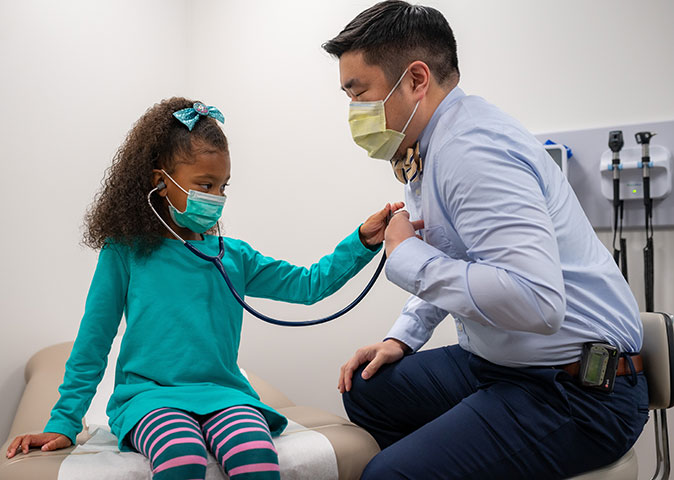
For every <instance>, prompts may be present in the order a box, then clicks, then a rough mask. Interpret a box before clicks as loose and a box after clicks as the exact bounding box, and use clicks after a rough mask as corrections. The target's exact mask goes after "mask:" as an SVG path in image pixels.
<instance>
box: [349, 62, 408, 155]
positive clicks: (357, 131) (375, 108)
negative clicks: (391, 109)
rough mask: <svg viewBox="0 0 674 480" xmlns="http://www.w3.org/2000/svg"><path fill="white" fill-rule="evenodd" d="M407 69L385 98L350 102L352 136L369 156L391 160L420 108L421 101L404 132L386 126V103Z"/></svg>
mask: <svg viewBox="0 0 674 480" xmlns="http://www.w3.org/2000/svg"><path fill="white" fill-rule="evenodd" d="M406 73H407V69H405V71H404V72H403V74H402V75H401V76H400V78H399V79H398V81H397V82H396V84H395V85H394V86H393V88H392V89H391V91H390V92H389V94H388V95H386V98H385V99H384V100H377V101H376V102H351V103H350V104H349V127H350V128H351V136H352V137H353V141H354V142H356V145H358V146H359V147H362V148H364V149H365V150H366V151H367V154H368V156H370V157H371V158H377V159H380V160H391V158H393V155H395V153H396V151H397V150H398V148H399V147H400V144H401V143H402V141H403V139H404V138H405V130H407V127H408V126H409V124H410V122H411V121H412V118H413V117H414V114H415V113H416V112H417V108H419V102H417V104H416V105H415V106H414V110H413V111H412V115H410V118H409V119H408V120H407V123H406V124H405V126H404V127H403V130H402V132H398V131H396V130H391V129H387V128H386V110H385V109H384V104H385V103H386V101H387V100H388V99H389V98H390V97H391V94H392V93H393V92H394V91H395V89H396V88H398V85H400V82H402V80H403V78H404V77H405V74H406Z"/></svg>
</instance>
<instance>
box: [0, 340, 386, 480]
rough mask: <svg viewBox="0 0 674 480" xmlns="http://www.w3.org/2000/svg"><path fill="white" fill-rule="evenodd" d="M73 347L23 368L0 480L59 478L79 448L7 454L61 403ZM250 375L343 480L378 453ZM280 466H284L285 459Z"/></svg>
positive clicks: (369, 442)
mask: <svg viewBox="0 0 674 480" xmlns="http://www.w3.org/2000/svg"><path fill="white" fill-rule="evenodd" d="M71 348H72V342H66V343H61V344H58V345H53V346H51V347H47V348H45V349H43V350H40V351H39V352H37V353H36V354H35V355H33V357H32V358H31V359H30V360H29V361H28V364H27V365H26V370H25V377H26V388H25V390H24V393H23V396H22V398H21V402H20V403H19V408H18V410H17V412H16V416H15V417H14V422H13V424H12V428H11V430H10V433H9V438H8V439H7V441H6V442H5V443H4V445H3V449H2V452H3V455H2V456H1V457H0V479H2V480H34V479H41V480H56V479H57V477H58V474H59V469H60V468H61V464H62V463H63V461H64V460H65V459H66V458H67V457H68V456H69V455H70V453H71V452H72V451H73V449H74V448H75V447H74V446H71V447H69V448H65V449H62V450H57V451H52V452H42V451H40V450H37V449H34V450H31V451H30V452H29V453H28V455H23V454H17V455H16V456H15V457H14V458H12V459H7V458H6V456H5V455H4V452H6V451H7V448H8V446H9V442H10V441H11V440H12V439H13V438H14V437H16V436H17V435H20V434H22V433H38V432H41V431H42V429H43V428H44V425H45V424H46V422H47V420H48V419H49V414H50V412H51V408H52V407H53V405H54V404H55V403H56V401H57V400H58V395H59V394H58V387H59V385H60V384H61V382H62V381H63V374H64V369H65V362H66V360H67V358H68V356H69V355H70V350H71ZM247 375H248V377H249V380H250V382H251V384H252V385H253V388H255V390H256V391H257V392H258V394H259V395H260V398H261V399H262V401H263V402H265V403H266V404H267V405H269V406H271V407H273V408H275V409H276V410H278V411H279V412H280V413H282V414H283V415H285V416H286V417H288V419H289V420H290V421H291V422H296V423H297V424H300V425H301V426H302V427H304V428H305V429H308V430H311V431H314V432H317V433H320V434H322V435H323V436H324V437H326V438H327V439H328V441H329V442H330V445H331V446H332V449H333V450H334V454H335V458H336V463H337V470H338V472H339V477H338V478H339V480H350V479H358V478H360V474H361V472H362V471H363V469H364V468H365V465H367V463H368V462H369V461H370V459H371V458H372V457H373V456H374V455H375V454H376V453H377V452H378V451H379V448H378V446H377V444H376V442H375V441H374V439H373V438H372V437H371V436H370V435H369V434H368V433H367V432H366V431H365V430H363V429H361V428H360V427H357V426H356V425H354V424H352V423H351V422H349V421H347V420H345V419H343V418H341V417H339V416H337V415H333V414H330V413H327V412H324V411H322V410H319V409H316V408H313V407H303V406H297V405H295V404H293V402H292V401H290V399H288V397H286V396H285V395H284V394H283V393H281V392H280V391H278V390H277V389H276V388H274V387H273V386H271V385H270V384H269V383H267V382H265V381H264V380H262V379H260V378H259V377H257V376H255V375H253V374H251V373H250V372H247ZM89 438H90V436H89V435H88V433H87V430H86V429H84V430H83V432H82V433H80V434H79V435H78V437H77V444H78V445H81V444H83V443H85V442H86V441H87V440H89ZM281 463H282V465H283V459H282V458H281ZM225 478H226V477H225ZM312 480H318V479H312ZM325 480H329V479H327V478H326V479H325Z"/></svg>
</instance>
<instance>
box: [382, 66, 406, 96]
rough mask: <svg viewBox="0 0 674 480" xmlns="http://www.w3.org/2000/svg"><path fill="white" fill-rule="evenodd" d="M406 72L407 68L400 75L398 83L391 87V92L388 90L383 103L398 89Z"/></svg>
mask: <svg viewBox="0 0 674 480" xmlns="http://www.w3.org/2000/svg"><path fill="white" fill-rule="evenodd" d="M406 73H407V69H405V71H404V72H403V74H402V75H400V78H399V79H398V81H397V82H396V84H395V85H393V88H392V89H391V91H390V92H388V95H386V98H385V99H384V101H383V102H382V103H386V100H388V99H389V97H390V96H391V95H393V92H395V91H396V88H398V85H400V82H402V81H403V78H405V74H406Z"/></svg>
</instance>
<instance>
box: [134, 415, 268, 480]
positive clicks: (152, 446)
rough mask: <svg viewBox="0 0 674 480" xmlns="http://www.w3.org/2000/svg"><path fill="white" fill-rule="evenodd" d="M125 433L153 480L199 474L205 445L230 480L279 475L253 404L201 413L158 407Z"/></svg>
mask: <svg viewBox="0 0 674 480" xmlns="http://www.w3.org/2000/svg"><path fill="white" fill-rule="evenodd" d="M128 438H129V440H130V441H131V444H132V445H133V447H134V448H135V449H136V450H138V451H139V452H140V453H142V454H143V455H145V456H146V457H148V458H149V459H150V464H151V465H152V478H153V480H169V479H181V480H188V479H189V480H196V479H199V480H201V479H204V478H205V477H206V458H207V457H206V449H208V450H210V451H211V452H212V453H213V455H214V456H215V458H216V459H217V460H218V463H219V464H220V465H221V466H222V468H223V469H224V470H225V473H227V475H229V477H230V478H231V479H232V480H272V479H275V480H279V479H280V478H281V477H280V473H279V466H278V455H277V453H276V449H275V448H274V444H273V443H272V439H271V433H270V432H269V426H268V425H267V422H266V420H265V419H264V417H263V416H262V414H261V413H260V412H259V411H258V410H257V409H255V408H253V407H249V406H245V405H244V406H237V407H230V408H227V409H225V410H222V411H220V412H216V413H213V414H210V415H203V416H202V415H195V414H192V413H188V412H185V411H183V410H177V409H174V408H160V409H157V410H153V411H152V412H150V413H148V414H147V415H145V417H143V418H142V420H141V421H140V422H138V424H137V425H136V426H135V427H134V428H133V430H131V432H130V433H129V437H128Z"/></svg>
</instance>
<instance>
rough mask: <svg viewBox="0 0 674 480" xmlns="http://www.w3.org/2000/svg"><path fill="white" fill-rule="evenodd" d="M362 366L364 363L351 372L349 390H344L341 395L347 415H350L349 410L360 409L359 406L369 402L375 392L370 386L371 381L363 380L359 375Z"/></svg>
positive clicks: (361, 371)
mask: <svg viewBox="0 0 674 480" xmlns="http://www.w3.org/2000/svg"><path fill="white" fill-rule="evenodd" d="M364 368H365V365H361V366H360V367H359V368H358V369H356V370H355V371H354V372H353V378H352V379H351V390H349V391H348V392H344V394H343V395H342V402H343V403H344V409H345V410H346V413H347V414H349V416H350V415H351V412H354V411H355V410H360V408H361V407H364V406H366V405H367V404H369V403H370V402H369V399H370V397H371V395H373V394H375V393H376V392H375V389H374V388H372V387H371V386H372V384H373V383H372V382H371V381H370V380H363V377H361V374H362V373H363V369H364ZM375 375H376V374H375Z"/></svg>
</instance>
